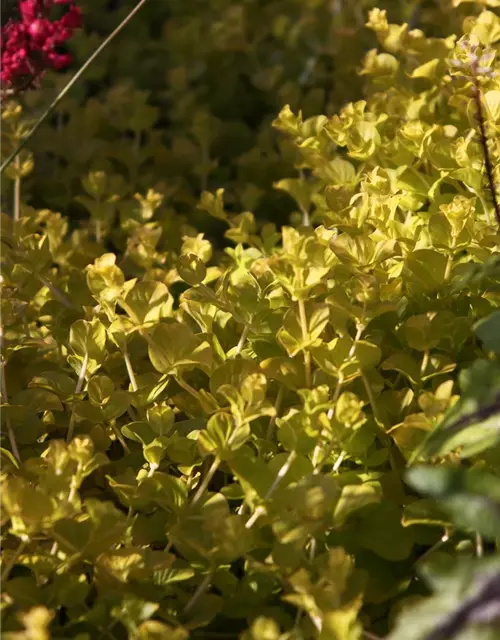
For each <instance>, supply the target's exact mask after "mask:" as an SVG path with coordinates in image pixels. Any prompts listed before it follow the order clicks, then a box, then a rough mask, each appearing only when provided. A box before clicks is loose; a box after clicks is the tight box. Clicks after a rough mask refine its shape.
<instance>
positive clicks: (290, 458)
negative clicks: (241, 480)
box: [245, 451, 297, 529]
mask: <svg viewBox="0 0 500 640" xmlns="http://www.w3.org/2000/svg"><path fill="white" fill-rule="evenodd" d="M296 457H297V452H296V451H291V452H290V455H289V456H288V458H287V459H286V460H285V462H284V464H283V466H282V467H281V469H280V470H279V471H278V473H277V474H276V478H274V482H273V483H272V485H271V486H270V487H269V489H268V491H267V493H266V495H265V496H264V500H265V501H266V500H269V498H271V496H272V495H273V493H274V492H275V491H276V489H277V488H278V486H279V484H280V483H281V481H282V480H283V478H284V477H285V476H286V475H287V473H288V472H289V471H290V467H291V466H292V464H293V462H294V460H295V458H296ZM265 512H266V508H265V507H264V506H263V505H260V506H258V507H257V508H256V509H255V511H254V512H253V514H252V515H251V516H250V518H249V519H248V520H247V523H246V524H245V528H246V529H251V528H252V527H253V525H254V524H255V523H256V522H257V520H258V519H259V518H260V517H261V516H263V515H264V513H265Z"/></svg>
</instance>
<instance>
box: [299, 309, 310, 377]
mask: <svg viewBox="0 0 500 640" xmlns="http://www.w3.org/2000/svg"><path fill="white" fill-rule="evenodd" d="M299 318H300V328H301V331H302V340H303V341H304V342H305V343H306V344H307V342H309V329H308V327H307V315H306V306H305V304H304V301H303V300H302V299H300V300H299ZM304 366H305V370H306V387H307V388H308V389H310V388H311V353H310V351H309V349H307V348H306V349H304Z"/></svg>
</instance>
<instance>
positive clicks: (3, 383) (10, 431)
mask: <svg viewBox="0 0 500 640" xmlns="http://www.w3.org/2000/svg"><path fill="white" fill-rule="evenodd" d="M1 367H2V368H1V376H2V381H1V391H2V394H1V395H2V399H3V402H4V403H5V404H7V403H8V402H9V394H8V393H7V381H6V380H5V362H2V365H1ZM5 424H6V425H7V436H8V438H9V442H10V448H11V449H12V453H13V454H14V457H15V458H16V460H18V461H19V462H21V456H20V454H19V449H18V447H17V442H16V436H15V434H14V429H13V427H12V422H11V419H10V416H9V414H8V413H7V416H6V419H5Z"/></svg>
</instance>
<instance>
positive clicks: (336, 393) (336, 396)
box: [312, 375, 344, 474]
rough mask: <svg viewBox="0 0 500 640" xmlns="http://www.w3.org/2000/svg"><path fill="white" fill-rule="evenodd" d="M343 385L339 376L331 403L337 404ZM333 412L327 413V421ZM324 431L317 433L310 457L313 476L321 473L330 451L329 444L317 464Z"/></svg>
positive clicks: (342, 380)
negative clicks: (320, 461)
mask: <svg viewBox="0 0 500 640" xmlns="http://www.w3.org/2000/svg"><path fill="white" fill-rule="evenodd" d="M343 383H344V379H343V377H342V375H339V379H338V380H337V385H336V387H335V391H334V394H333V402H337V400H338V399H339V396H340V391H341V390H342V385H343ZM333 412H334V409H330V410H329V411H328V413H327V417H328V419H329V420H331V419H332V418H333ZM324 432H325V430H324V429H321V431H320V432H319V435H318V441H317V442H316V446H315V447H314V452H313V457H312V465H313V474H318V473H319V472H320V471H321V467H322V464H323V462H325V460H326V459H327V458H328V456H329V455H330V451H331V450H332V443H330V445H329V446H328V447H327V448H326V451H325V453H324V455H323V460H322V463H321V464H319V460H318V458H319V454H320V453H321V439H322V437H323V435H324Z"/></svg>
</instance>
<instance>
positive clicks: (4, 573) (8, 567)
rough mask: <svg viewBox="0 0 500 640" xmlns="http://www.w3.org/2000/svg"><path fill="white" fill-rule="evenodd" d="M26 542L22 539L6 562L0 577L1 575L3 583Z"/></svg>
mask: <svg viewBox="0 0 500 640" xmlns="http://www.w3.org/2000/svg"><path fill="white" fill-rule="evenodd" d="M27 544H28V543H27V541H26V540H22V541H21V542H20V544H19V546H18V547H17V549H16V551H15V552H14V555H13V556H12V558H11V559H10V560H9V562H8V563H7V566H6V567H5V570H4V571H2V577H1V580H2V584H5V583H6V582H7V579H8V577H9V575H10V572H11V571H12V568H13V567H14V565H15V564H16V562H17V560H18V558H19V556H20V555H21V553H22V552H23V551H24V549H25V547H26V545H27Z"/></svg>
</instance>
